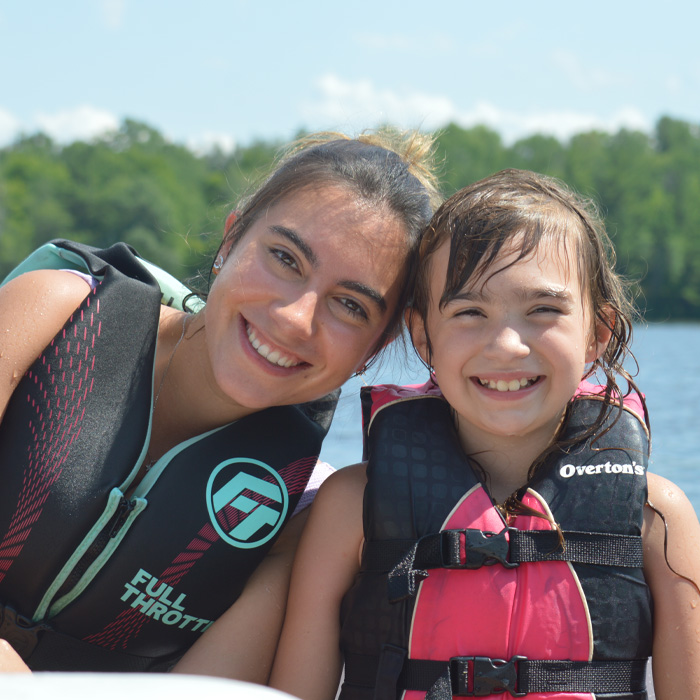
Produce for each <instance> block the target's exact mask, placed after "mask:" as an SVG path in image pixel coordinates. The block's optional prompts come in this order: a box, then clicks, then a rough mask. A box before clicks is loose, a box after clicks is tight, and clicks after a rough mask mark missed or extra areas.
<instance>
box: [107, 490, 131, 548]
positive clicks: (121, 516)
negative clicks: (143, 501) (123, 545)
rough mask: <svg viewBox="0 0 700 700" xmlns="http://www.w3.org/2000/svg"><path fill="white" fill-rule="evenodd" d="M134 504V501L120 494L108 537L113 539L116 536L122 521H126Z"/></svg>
mask: <svg viewBox="0 0 700 700" xmlns="http://www.w3.org/2000/svg"><path fill="white" fill-rule="evenodd" d="M135 505H136V504H135V503H134V501H130V500H129V499H128V498H126V497H124V496H122V499H121V500H120V501H119V505H118V506H117V512H116V513H115V514H114V518H113V519H112V527H111V528H110V530H109V538H110V539H114V538H115V537H116V536H117V534H118V533H119V530H121V529H122V527H123V525H124V523H125V522H126V521H127V519H128V517H129V515H130V513H131V511H132V510H134V506H135Z"/></svg>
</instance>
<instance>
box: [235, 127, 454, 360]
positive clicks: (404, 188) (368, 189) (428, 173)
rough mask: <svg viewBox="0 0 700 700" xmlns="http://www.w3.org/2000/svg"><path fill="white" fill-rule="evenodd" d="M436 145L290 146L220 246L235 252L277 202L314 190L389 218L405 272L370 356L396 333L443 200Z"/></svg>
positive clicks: (418, 140)
mask: <svg viewBox="0 0 700 700" xmlns="http://www.w3.org/2000/svg"><path fill="white" fill-rule="evenodd" d="M434 143H435V141H434V138H433V137H432V136H430V135H427V134H422V133H420V132H417V131H410V132H402V131H398V130H395V129H388V128H387V129H381V130H378V131H376V132H364V133H363V134H361V135H360V136H358V137H357V138H355V139H351V138H348V137H347V136H345V135H343V134H339V133H335V132H323V133H319V134H311V135H309V136H306V137H304V138H302V139H300V140H299V141H297V142H296V143H294V144H292V146H291V147H290V148H289V150H288V151H287V152H286V153H285V154H284V155H283V156H282V157H281V158H280V160H279V162H278V164H277V165H276V167H275V168H274V169H273V171H272V173H271V174H270V175H269V176H268V177H267V179H266V180H265V181H264V182H263V183H262V185H261V186H260V187H259V188H258V189H257V190H256V191H255V192H254V193H253V194H252V195H250V196H249V197H248V198H247V199H245V200H244V201H243V202H241V203H240V204H239V206H238V207H237V209H238V212H237V215H236V216H235V217H233V218H232V219H231V226H230V228H229V229H228V230H227V231H226V234H225V237H224V242H223V243H222V245H223V244H226V243H231V242H233V246H232V248H235V246H236V244H237V243H238V241H240V240H241V239H242V238H243V237H244V236H245V234H246V231H248V229H249V228H250V227H251V226H252V225H253V223H255V221H257V220H258V218H260V216H262V215H263V214H264V213H265V212H266V211H267V210H268V209H269V208H270V207H272V206H274V205H275V204H277V203H279V202H280V201H281V200H282V199H284V198H286V197H288V196H290V195H293V194H294V193H296V192H299V191H301V190H304V189H307V188H312V187H314V188H315V187H326V186H339V187H342V188H345V189H347V190H348V191H349V192H351V193H352V194H354V195H355V196H357V197H358V199H360V200H361V201H362V202H363V204H364V205H368V206H369V207H371V208H372V209H373V210H375V211H379V212H380V213H382V214H383V215H385V216H394V217H396V218H397V219H398V220H399V221H400V222H401V223H402V224H403V228H404V231H405V235H406V260H407V263H406V266H405V274H404V279H403V280H402V287H401V294H400V296H399V303H398V305H397V307H396V309H395V310H394V312H393V313H392V315H391V318H390V319H389V322H388V324H387V327H386V328H385V330H384V333H383V334H382V337H381V338H380V339H379V341H378V342H377V345H376V346H375V348H373V350H372V354H373V355H375V354H376V353H377V352H378V351H379V350H380V349H381V348H382V347H383V346H384V345H385V344H386V343H387V342H388V341H390V340H391V339H393V338H394V337H395V336H396V335H397V333H398V332H399V329H400V326H401V322H402V319H403V310H404V308H405V307H406V304H407V301H408V298H409V295H410V292H411V286H412V282H413V277H414V274H415V260H416V251H417V248H418V244H419V242H420V238H421V235H422V233H423V231H424V230H425V227H426V225H427V223H428V221H429V220H430V217H431V215H432V213H433V211H434V209H435V207H437V205H438V204H439V203H440V201H441V198H440V195H439V192H438V188H437V184H436V183H437V178H436V176H435V174H434V168H433V154H434Z"/></svg>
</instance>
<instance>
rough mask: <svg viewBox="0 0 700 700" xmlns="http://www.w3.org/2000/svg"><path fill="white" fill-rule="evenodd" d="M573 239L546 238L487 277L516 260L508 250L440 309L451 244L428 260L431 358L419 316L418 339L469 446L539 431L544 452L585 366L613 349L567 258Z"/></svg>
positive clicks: (530, 435)
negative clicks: (597, 329) (596, 325)
mask: <svg viewBox="0 0 700 700" xmlns="http://www.w3.org/2000/svg"><path fill="white" fill-rule="evenodd" d="M516 244H517V241H516ZM565 245H566V244H564V243H560V244H554V243H552V242H551V241H543V242H542V243H541V244H540V245H539V248H538V249H537V250H536V251H535V252H534V254H533V255H531V256H530V257H528V258H525V259H523V260H520V261H518V262H516V263H515V264H513V265H512V266H510V267H508V268H506V269H503V270H501V271H500V272H496V274H494V275H493V276H489V275H490V274H491V272H493V271H494V270H499V269H501V268H502V267H504V266H505V265H508V263H510V262H511V261H513V260H515V258H516V257H517V253H502V254H501V255H499V256H498V257H497V259H496V260H495V261H494V264H493V266H492V268H491V269H490V270H488V271H487V272H486V275H485V277H484V278H482V279H481V280H475V281H470V282H468V283H467V285H466V286H465V288H464V289H462V290H461V291H460V293H459V294H458V295H457V296H456V298H454V299H452V300H451V301H450V302H448V303H447V304H446V305H445V307H444V308H442V309H440V308H439V306H438V304H439V299H440V297H441V295H442V292H443V288H444V284H445V278H446V274H447V263H448V257H449V242H448V243H444V244H443V245H442V246H441V247H440V248H439V249H438V250H437V251H436V253H435V254H434V256H433V258H432V261H431V262H430V265H431V288H430V310H429V312H428V319H427V324H426V327H427V332H428V334H429V337H430V342H431V345H432V357H430V358H428V353H427V343H426V338H425V331H424V330H423V329H422V324H421V323H420V321H418V323H416V324H414V329H413V330H414V342H415V343H416V347H417V349H418V350H419V352H420V353H421V355H422V357H423V359H424V360H426V361H428V360H430V361H431V363H432V365H433V367H434V371H435V375H436V377H437V381H438V384H439V385H440V389H441V390H442V392H443V394H444V396H445V398H446V399H447V401H448V402H449V403H450V404H451V406H452V407H453V408H454V409H455V411H456V413H457V417H458V424H459V431H460V435H461V436H462V439H463V442H464V443H465V444H466V445H467V446H468V445H469V444H470V443H472V444H479V445H480V444H484V439H486V441H487V442H488V441H490V439H489V436H491V437H509V438H510V437H526V436H527V437H529V438H536V439H537V438H541V440H542V442H543V445H542V449H544V447H545V446H546V445H547V444H548V443H549V441H550V440H551V439H552V437H553V435H554V433H555V431H556V429H557V427H558V425H559V423H560V420H561V417H562V414H563V411H564V408H565V407H566V404H567V402H568V401H569V400H570V399H571V397H572V396H573V394H574V391H575V390H576V387H577V386H578V384H579V382H580V381H581V378H582V376H583V374H584V369H585V364H586V363H587V362H592V361H593V360H595V359H596V357H598V355H599V354H600V353H602V351H603V350H604V348H605V344H606V342H607V339H608V337H609V336H608V337H606V336H605V332H604V331H603V330H601V331H600V332H599V333H598V338H599V339H598V340H596V338H595V334H594V333H593V332H592V322H591V312H590V310H589V308H588V307H589V303H588V301H587V300H586V299H584V298H583V295H582V290H581V285H580V283H579V278H578V272H577V270H576V268H575V266H574V265H569V263H568V262H567V257H568V259H570V260H574V259H575V258H574V253H573V251H572V250H569V251H567V250H564V249H563V248H564V247H565ZM567 252H568V253H569V254H568V256H567ZM484 279H485V280H486V281H484ZM604 341H605V342H604Z"/></svg>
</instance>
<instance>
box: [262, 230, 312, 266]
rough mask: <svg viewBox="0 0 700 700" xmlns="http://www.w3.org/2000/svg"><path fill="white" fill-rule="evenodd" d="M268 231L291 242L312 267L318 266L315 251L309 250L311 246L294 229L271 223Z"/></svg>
mask: <svg viewBox="0 0 700 700" xmlns="http://www.w3.org/2000/svg"><path fill="white" fill-rule="evenodd" d="M270 231H274V232H275V233H278V234H279V235H280V236H284V237H285V238H286V239H287V240H288V241H289V242H290V243H293V244H294V245H295V246H296V247H297V248H298V249H299V251H300V252H301V254H302V255H303V256H304V257H305V258H306V260H307V261H308V263H309V264H310V265H311V266H312V267H313V268H317V267H318V258H317V257H316V253H314V251H313V250H311V246H309V244H308V243H307V242H306V241H305V240H304V239H303V238H302V237H301V236H300V235H299V234H298V233H297V232H296V231H294V230H292V229H291V228H287V227H286V226H280V225H278V224H273V225H272V226H270Z"/></svg>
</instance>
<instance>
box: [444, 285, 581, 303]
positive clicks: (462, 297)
mask: <svg viewBox="0 0 700 700" xmlns="http://www.w3.org/2000/svg"><path fill="white" fill-rule="evenodd" d="M515 296H516V297H517V298H518V299H519V300H520V301H536V300H538V299H561V300H562V301H564V302H568V303H572V302H573V297H572V296H571V292H570V291H569V290H568V289H567V288H566V287H559V286H551V287H533V288H530V287H523V288H522V289H519V290H517V291H516V292H515ZM452 299H454V300H459V301H476V302H482V303H483V302H489V301H492V300H493V294H489V293H488V292H483V291H480V290H478V289H464V290H462V291H460V292H459V293H457V294H455V295H454V296H453V297H452Z"/></svg>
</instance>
